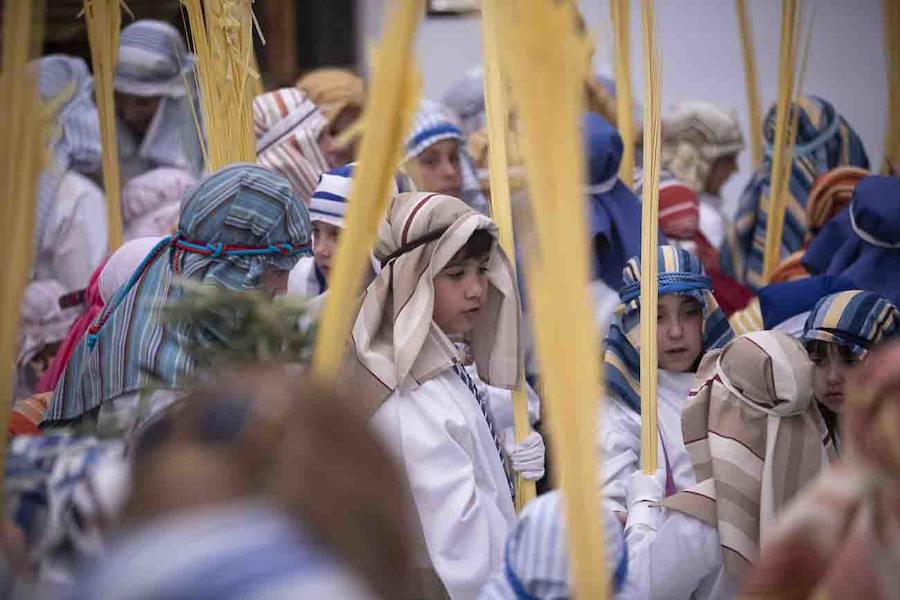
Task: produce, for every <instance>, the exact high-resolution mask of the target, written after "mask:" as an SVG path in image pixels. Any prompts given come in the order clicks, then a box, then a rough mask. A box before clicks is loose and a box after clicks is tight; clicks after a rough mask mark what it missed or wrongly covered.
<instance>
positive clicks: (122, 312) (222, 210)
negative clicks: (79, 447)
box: [44, 164, 310, 425]
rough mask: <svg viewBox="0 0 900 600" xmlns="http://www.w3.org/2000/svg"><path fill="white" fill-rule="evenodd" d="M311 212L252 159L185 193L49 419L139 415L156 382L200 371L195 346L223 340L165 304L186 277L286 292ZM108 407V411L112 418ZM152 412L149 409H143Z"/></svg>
mask: <svg viewBox="0 0 900 600" xmlns="http://www.w3.org/2000/svg"><path fill="white" fill-rule="evenodd" d="M309 237H310V233H309V217H308V216H307V213H306V209H305V208H304V207H303V205H302V204H301V203H300V202H299V201H298V200H297V197H296V196H295V195H294V193H293V192H292V190H291V187H290V184H289V183H288V182H287V180H285V179H284V178H282V177H279V176H278V175H276V174H274V173H272V172H271V171H268V170H266V169H263V168H262V167H259V166H257V165H252V164H234V165H228V166H226V167H223V168H222V169H219V170H218V171H216V172H215V173H212V174H211V175H208V176H207V177H206V178H204V179H203V180H202V181H201V182H200V183H199V184H198V185H197V186H196V187H195V188H193V189H192V191H191V193H190V194H189V195H188V196H187V198H185V200H184V206H183V207H182V211H181V218H180V220H179V224H178V231H177V233H176V234H175V235H174V236H171V237H166V238H162V239H161V240H160V241H159V242H158V243H157V244H156V245H155V246H154V247H153V249H152V250H150V252H149V253H148V254H147V255H146V257H145V258H144V259H143V261H142V262H141V263H140V265H139V266H138V268H137V270H135V272H134V273H133V274H132V275H131V278H130V279H129V281H128V282H127V283H126V284H125V285H123V286H122V287H120V288H119V289H118V291H117V292H116V293H115V295H114V296H113V297H112V298H110V300H109V302H107V304H106V306H105V307H104V309H103V311H102V312H101V313H100V315H99V316H98V317H97V319H96V320H95V321H94V323H93V324H92V325H91V327H90V328H89V329H88V331H87V337H86V339H85V340H84V341H83V342H81V343H80V345H79V346H78V348H77V350H75V353H74V354H73V355H72V358H71V360H70V361H69V363H68V365H67V366H66V370H65V372H64V373H63V375H62V378H61V379H60V381H59V383H58V384H57V387H56V390H55V392H54V395H53V401H52V403H51V405H50V408H49V410H48V412H47V415H46V417H45V421H44V423H45V424H48V423H57V424H58V423H61V422H68V421H74V420H77V419H81V418H82V417H87V418H88V420H94V419H99V420H100V422H101V423H102V422H103V421H104V419H106V418H109V419H112V420H114V421H116V422H118V424H121V422H122V421H123V420H124V421H125V424H126V425H128V424H129V421H131V420H132V419H135V420H136V419H137V418H138V417H139V416H141V415H139V414H138V413H139V411H138V408H140V407H139V406H138V400H139V394H140V392H141V391H142V390H145V389H146V388H148V387H150V386H151V385H152V386H153V387H154V388H155V389H156V391H158V392H160V395H161V396H167V398H165V399H162V398H161V399H160V402H159V403H155V401H153V400H151V404H155V405H154V406H153V407H151V408H161V406H162V404H163V402H164V400H168V401H171V396H172V395H171V394H166V393H165V392H167V391H169V390H176V389H178V388H179V387H180V386H182V385H183V383H184V381H185V378H186V376H187V375H189V374H190V373H192V372H193V368H194V362H193V359H192V357H191V355H190V354H189V352H188V346H190V345H192V344H204V345H215V344H222V343H224V341H223V340H222V338H221V335H220V333H219V331H217V329H216V327H215V326H214V325H213V324H209V323H203V322H194V323H179V324H170V323H167V322H166V320H165V319H164V318H163V311H164V307H165V306H166V304H167V303H168V302H174V301H177V300H179V299H180V298H182V297H183V296H184V288H183V287H182V286H180V285H178V283H177V280H178V278H179V277H181V278H185V279H192V280H194V281H196V282H198V283H201V284H204V285H211V286H215V287H219V288H224V289H230V290H239V291H251V290H259V291H265V292H268V293H270V294H273V295H274V294H277V293H284V292H285V291H286V289H287V280H288V273H289V271H290V270H291V269H292V268H293V267H294V266H295V265H296V264H297V260H298V259H299V256H300V254H304V253H308V252H309ZM106 415H108V417H107V416H106ZM145 416H146V415H145Z"/></svg>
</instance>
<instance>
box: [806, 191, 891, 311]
mask: <svg viewBox="0 0 900 600" xmlns="http://www.w3.org/2000/svg"><path fill="white" fill-rule="evenodd" d="M802 262H803V266H804V267H806V269H807V270H808V271H809V272H810V273H811V274H813V275H819V274H824V275H843V276H845V277H848V278H849V279H851V280H853V282H854V283H855V284H856V285H857V287H859V289H864V290H869V291H872V292H877V293H879V294H881V295H882V296H884V297H886V298H888V299H889V300H890V301H891V302H893V303H894V304H898V303H900V280H898V279H897V276H896V274H897V273H898V272H900V178H898V177H881V176H878V175H872V176H869V177H866V178H865V179H863V180H862V181H861V182H860V183H859V185H858V186H856V189H855V190H854V192H853V200H852V201H851V203H850V207H849V208H848V209H847V210H845V211H843V212H842V213H841V214H839V215H838V216H836V217H835V218H834V219H832V220H831V221H830V222H829V223H828V224H827V225H826V226H825V227H824V228H823V229H822V231H821V232H819V235H818V236H816V239H815V240H813V242H812V244H810V246H809V248H808V249H807V251H806V254H805V255H804V256H803V260H802Z"/></svg>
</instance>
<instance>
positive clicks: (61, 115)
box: [32, 54, 101, 244]
mask: <svg viewBox="0 0 900 600" xmlns="http://www.w3.org/2000/svg"><path fill="white" fill-rule="evenodd" d="M32 68H33V69H35V71H36V73H37V86H38V95H39V97H40V99H41V101H42V102H43V103H44V104H46V105H52V106H54V107H55V108H56V111H55V114H54V115H53V127H52V129H51V131H50V138H49V141H48V145H49V147H50V160H49V161H48V164H47V167H46V168H45V169H44V170H43V171H42V172H41V177H40V180H39V182H38V196H37V209H36V210H37V212H36V214H35V224H34V240H35V244H38V243H40V240H41V237H42V236H43V233H44V228H45V227H46V225H47V220H48V218H49V216H50V212H51V210H52V209H53V200H54V199H55V198H56V192H57V190H58V189H59V184H60V182H61V181H62V178H63V176H64V175H65V174H66V171H68V170H69V169H74V170H76V171H80V172H82V173H93V172H94V171H96V170H97V169H99V168H100V160H101V148H100V118H99V116H98V115H97V107H96V106H95V105H94V80H93V79H92V78H91V74H90V72H88V68H87V64H86V63H85V62H84V60H83V59H81V58H77V57H74V56H66V55H64V54H51V55H49V56H44V57H43V58H40V59H37V60H35V61H34V62H33V63H32Z"/></svg>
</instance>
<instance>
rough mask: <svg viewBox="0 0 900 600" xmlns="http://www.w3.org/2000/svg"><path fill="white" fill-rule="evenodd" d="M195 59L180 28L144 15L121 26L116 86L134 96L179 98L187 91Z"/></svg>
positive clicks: (114, 85)
mask: <svg viewBox="0 0 900 600" xmlns="http://www.w3.org/2000/svg"><path fill="white" fill-rule="evenodd" d="M195 63H196V57H195V56H194V55H193V54H191V53H189V52H188V51H187V47H186V46H185V43H184V38H183V37H182V36H181V33H180V32H179V31H178V30H177V29H175V28H174V27H172V26H171V25H169V24H168V23H166V22H164V21H156V20H153V19H141V20H139V21H135V22H134V23H131V24H130V25H128V26H127V27H123V28H122V32H121V34H120V36H119V62H118V64H117V65H116V75H115V79H114V80H113V87H115V89H116V91H117V92H121V93H123V94H130V95H132V96H150V97H152V96H160V97H165V98H180V97H181V96H184V95H186V94H187V92H188V89H189V87H188V86H189V83H188V81H189V79H191V78H193V71H194V64H195Z"/></svg>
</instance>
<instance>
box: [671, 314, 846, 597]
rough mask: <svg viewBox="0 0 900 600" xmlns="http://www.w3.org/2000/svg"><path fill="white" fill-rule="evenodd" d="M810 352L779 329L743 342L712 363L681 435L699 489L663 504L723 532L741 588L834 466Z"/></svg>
mask: <svg viewBox="0 0 900 600" xmlns="http://www.w3.org/2000/svg"><path fill="white" fill-rule="evenodd" d="M812 379H813V365H812V362H810V360H809V357H807V355H806V351H805V350H804V349H803V345H802V344H800V342H799V341H797V340H796V339H794V338H792V337H790V336H788V335H786V334H784V333H780V332H777V331H757V332H753V333H747V334H744V335H742V336H740V337H738V338H735V339H734V340H733V341H732V342H730V343H729V344H728V345H727V346H725V347H724V348H723V349H722V350H721V351H716V352H712V353H710V354H707V355H706V357H704V359H703V362H702V363H701V365H700V369H699V370H698V372H697V382H698V383H699V388H698V389H696V390H694V391H692V392H691V395H690V396H689V398H688V401H687V404H686V405H685V407H684V411H683V412H682V417H681V427H682V433H683V436H684V445H685V449H686V450H687V452H688V455H689V456H690V457H691V462H692V463H693V464H694V472H695V474H696V475H697V481H698V482H699V483H697V485H695V486H693V487H691V488H689V489H687V490H684V491H682V492H678V493H677V494H674V495H672V496H669V497H668V498H667V499H666V500H665V501H663V503H662V504H663V506H666V507H667V508H669V509H673V510H677V511H680V512H683V513H685V514H688V515H690V516H692V517H695V518H697V519H699V520H701V521H703V522H704V523H706V524H708V525H710V526H712V527H716V528H717V529H718V531H719V541H720V543H721V546H722V555H723V557H724V562H725V572H726V573H728V575H729V576H730V577H731V578H732V580H733V581H735V582H739V581H740V580H741V579H742V578H743V576H744V574H745V573H746V572H747V570H748V568H749V567H750V565H751V564H752V563H753V562H754V561H755V560H756V557H757V554H758V548H759V545H760V543H761V541H763V540H765V539H766V536H767V534H769V533H770V531H771V528H772V525H773V524H774V522H775V518H776V517H777V515H778V513H779V512H780V511H781V509H782V508H784V506H785V505H786V504H787V503H788V502H789V501H790V500H791V498H793V496H794V495H795V494H796V493H797V492H798V491H799V490H800V489H801V488H802V487H803V486H804V485H805V484H806V483H808V482H809V481H811V480H812V479H813V478H814V477H815V476H816V475H817V474H818V473H819V472H820V471H821V470H822V469H823V467H825V466H827V465H828V462H829V454H832V453H831V452H829V451H828V450H829V449H828V448H826V446H825V445H824V442H823V440H824V439H825V436H826V434H827V432H826V431H825V425H824V423H823V422H822V420H821V417H820V416H819V414H818V412H817V410H816V408H815V403H814V402H813V393H812Z"/></svg>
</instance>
